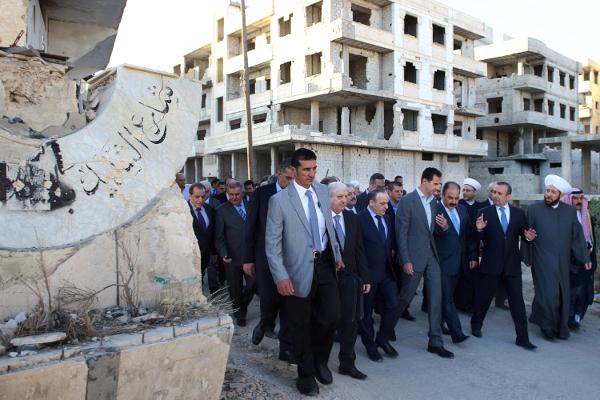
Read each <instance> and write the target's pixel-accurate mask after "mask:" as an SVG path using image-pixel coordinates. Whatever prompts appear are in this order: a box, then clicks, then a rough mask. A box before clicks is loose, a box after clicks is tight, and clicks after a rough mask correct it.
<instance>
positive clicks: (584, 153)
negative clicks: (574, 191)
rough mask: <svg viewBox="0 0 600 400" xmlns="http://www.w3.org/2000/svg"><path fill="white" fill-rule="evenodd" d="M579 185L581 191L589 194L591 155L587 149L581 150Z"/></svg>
mask: <svg viewBox="0 0 600 400" xmlns="http://www.w3.org/2000/svg"><path fill="white" fill-rule="evenodd" d="M581 184H582V186H583V187H582V188H581V189H583V191H584V192H585V193H589V192H590V189H591V184H592V154H591V151H590V149H589V147H583V148H582V149H581Z"/></svg>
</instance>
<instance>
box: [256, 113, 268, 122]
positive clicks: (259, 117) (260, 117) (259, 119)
mask: <svg viewBox="0 0 600 400" xmlns="http://www.w3.org/2000/svg"><path fill="white" fill-rule="evenodd" d="M266 120H267V113H260V114H256V115H254V116H252V122H254V123H255V124H260V123H261V122H265V121H266Z"/></svg>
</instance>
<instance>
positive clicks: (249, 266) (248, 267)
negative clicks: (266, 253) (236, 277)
mask: <svg viewBox="0 0 600 400" xmlns="http://www.w3.org/2000/svg"><path fill="white" fill-rule="evenodd" d="M242 269H243V270H244V273H245V274H246V275H248V276H254V263H246V264H244V265H242Z"/></svg>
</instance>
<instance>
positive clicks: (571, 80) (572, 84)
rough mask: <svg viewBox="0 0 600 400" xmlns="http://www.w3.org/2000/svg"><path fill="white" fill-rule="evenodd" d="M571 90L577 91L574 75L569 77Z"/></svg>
mask: <svg viewBox="0 0 600 400" xmlns="http://www.w3.org/2000/svg"><path fill="white" fill-rule="evenodd" d="M569 89H571V90H572V89H575V77H574V76H573V75H569Z"/></svg>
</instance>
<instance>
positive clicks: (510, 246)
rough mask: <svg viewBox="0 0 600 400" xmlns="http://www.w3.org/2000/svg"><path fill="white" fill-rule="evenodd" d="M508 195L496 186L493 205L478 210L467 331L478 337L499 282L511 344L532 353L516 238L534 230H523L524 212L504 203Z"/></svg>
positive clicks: (528, 237) (504, 187)
mask: <svg viewBox="0 0 600 400" xmlns="http://www.w3.org/2000/svg"><path fill="white" fill-rule="evenodd" d="M511 193H512V188H511V186H510V185H509V184H508V183H506V182H498V183H496V185H495V186H494V189H493V192H492V200H493V201H494V205H493V206H488V207H485V208H482V209H481V210H480V211H479V217H478V218H477V222H476V228H477V232H478V235H479V239H480V240H481V241H482V242H483V256H482V258H481V264H480V265H479V267H478V269H479V271H478V272H479V273H478V274H477V283H476V285H475V303H474V306H473V316H472V317H471V332H472V333H473V336H476V337H481V327H482V326H483V320H484V319H485V315H486V314H487V311H488V308H489V307H490V303H491V301H492V298H493V297H494V293H495V292H496V288H497V287H498V284H499V283H500V282H502V283H503V284H504V287H505V288H506V294H507V296H508V304H509V307H510V314H511V316H512V319H513V322H514V324H515V330H516V333H517V339H516V342H515V343H516V344H517V346H521V347H523V348H525V349H527V350H533V349H535V348H536V346H535V345H533V344H531V342H530V341H529V334H528V332H527V315H526V314H525V302H524V301H523V281H522V278H521V252H520V251H519V239H522V240H533V239H534V238H535V231H532V230H529V229H527V220H526V218H525V212H524V211H523V210H521V209H520V208H516V207H513V206H510V205H509V204H508V201H509V200H510V195H511Z"/></svg>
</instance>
